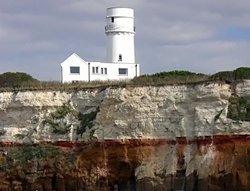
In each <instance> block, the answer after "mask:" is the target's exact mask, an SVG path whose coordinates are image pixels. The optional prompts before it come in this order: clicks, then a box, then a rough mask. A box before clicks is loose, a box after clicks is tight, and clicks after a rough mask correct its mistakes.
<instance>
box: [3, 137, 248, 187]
mask: <svg viewBox="0 0 250 191" xmlns="http://www.w3.org/2000/svg"><path fill="white" fill-rule="evenodd" d="M41 145H49V147H41ZM211 145H213V146H214V150H213V153H214V155H213V156H214V157H213V159H212V160H213V161H212V165H211V166H210V168H209V171H207V172H206V176H202V177H201V176H200V174H199V170H200V169H198V166H199V165H197V169H196V168H194V169H193V172H192V173H190V174H188V175H187V176H186V172H187V169H186V168H187V166H188V165H189V164H186V163H187V161H185V160H186V159H185V155H186V154H187V153H186V152H187V151H186V147H187V146H194V150H193V151H192V154H193V155H195V156H197V157H196V158H198V159H196V160H197V161H196V162H197V163H199V158H200V160H204V159H203V158H202V156H205V155H206V154H207V152H208V150H209V148H210V146H211ZM26 147H27V149H24V148H26ZM40 147H41V148H40ZM51 147H52V149H51ZM38 148H39V149H38ZM173 148H174V149H175V152H174V154H175V157H176V158H177V166H176V169H175V171H174V172H164V173H162V174H159V173H158V174H157V173H156V172H155V174H154V176H147V173H145V176H144V178H137V177H136V173H135V171H136V169H137V168H138V167H140V166H141V165H143V164H150V161H151V160H153V158H155V157H156V156H158V155H161V154H162V155H164V156H165V153H167V152H168V150H169V149H173ZM21 149H24V150H23V151H22V152H20V150H21ZM46 149H47V150H48V149H49V150H48V152H47V151H46ZM51 152H55V153H54V154H51ZM43 153H47V154H48V156H46V154H45V155H44V154H43ZM22 154H23V155H22ZM26 154H28V155H29V154H30V155H31V156H32V157H30V156H26ZM166 156H167V155H166ZM170 156H171V155H170ZM163 158H164V160H166V161H168V160H169V162H171V158H167V157H163ZM23 159H27V160H23ZM200 163H201V164H202V165H206V164H204V163H202V161H200ZM147 168H150V165H148V166H147ZM152 168H153V167H152ZM199 168H201V167H199ZM148 170H151V171H152V172H154V169H148ZM115 189H118V190H124V191H125V190H139V191H149V190H155V191H158V190H159V191H161V190H187V191H191V190H192V191H194V190H201V191H216V190H221V191H228V190H229V191H230V190H231V191H232V190H250V136H244V135H241V136H240V135H237V136H236V135H235V136H213V137H198V138H194V139H192V140H187V139H186V138H177V139H176V140H165V139H130V140H105V141H104V142H102V141H90V142H74V143H73V142H53V143H41V144H34V145H32V146H31V145H22V144H16V143H6V142H5V143H3V142H2V143H1V152H0V191H1V190H6V191H10V190H38V191H52V190H58V191H66V190H69V191H73V190H76V191H77V190H78V191H79V190H93V191H94V190H115Z"/></svg>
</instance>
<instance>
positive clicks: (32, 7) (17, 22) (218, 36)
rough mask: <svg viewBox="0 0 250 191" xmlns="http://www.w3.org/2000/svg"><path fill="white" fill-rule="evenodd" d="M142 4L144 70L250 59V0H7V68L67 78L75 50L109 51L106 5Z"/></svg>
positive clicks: (138, 42)
mask: <svg viewBox="0 0 250 191" xmlns="http://www.w3.org/2000/svg"><path fill="white" fill-rule="evenodd" d="M115 6H119V7H130V8H133V9H134V11H135V26H136V36H135V49H136V62H137V63H139V64H140V67H141V74H152V73H156V72H162V71H171V70H188V71H192V72H199V73H205V74H213V73H216V72H218V71H225V70H233V69H235V68H238V67H250V22H249V21H250V11H249V10H250V1H249V0H237V1H236V0H175V1H173V0H154V1H153V0H70V1H69V0H0V73H4V72H25V73H28V74H30V75H32V76H33V77H34V78H37V79H39V80H55V81H59V80H60V79H61V68H60V63H61V62H63V61H64V60H65V59H66V58H67V57H68V56H70V55H71V54H72V53H77V54H78V55H79V56H80V57H81V58H83V59H84V60H86V61H103V62H105V59H106V36H105V33H104V26H105V24H106V23H105V16H106V8H108V7H115Z"/></svg>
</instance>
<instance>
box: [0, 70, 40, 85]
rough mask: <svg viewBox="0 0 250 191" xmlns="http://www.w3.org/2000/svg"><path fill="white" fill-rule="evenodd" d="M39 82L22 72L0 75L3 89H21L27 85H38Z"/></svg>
mask: <svg viewBox="0 0 250 191" xmlns="http://www.w3.org/2000/svg"><path fill="white" fill-rule="evenodd" d="M37 82H38V80H36V79H34V78H33V77H32V76H30V75H29V74H26V73H22V72H15V73H13V72H6V73H3V74H1V75H0V86H1V87H20V86H23V85H25V84H31V83H37Z"/></svg>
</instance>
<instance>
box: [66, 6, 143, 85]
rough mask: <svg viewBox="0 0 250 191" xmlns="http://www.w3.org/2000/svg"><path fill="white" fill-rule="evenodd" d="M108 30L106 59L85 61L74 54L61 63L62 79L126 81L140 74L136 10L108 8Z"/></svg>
mask: <svg viewBox="0 0 250 191" xmlns="http://www.w3.org/2000/svg"><path fill="white" fill-rule="evenodd" d="M106 23H107V24H106V26H105V33H106V36H107V60H106V62H105V63H104V62H89V61H84V60H83V59H82V58H80V57H79V56H78V55H77V54H75V53H73V54H72V55H71V56H70V57H68V58H67V59H66V60H65V61H64V62H62V63H61V68H62V82H63V83H65V82H74V81H93V80H125V79H132V78H134V77H136V76H139V74H140V67H139V64H136V63H135V48H134V36H135V27H134V10H133V9H131V8H121V7H111V8H108V9H107V16H106Z"/></svg>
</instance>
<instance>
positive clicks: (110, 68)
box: [90, 62, 140, 81]
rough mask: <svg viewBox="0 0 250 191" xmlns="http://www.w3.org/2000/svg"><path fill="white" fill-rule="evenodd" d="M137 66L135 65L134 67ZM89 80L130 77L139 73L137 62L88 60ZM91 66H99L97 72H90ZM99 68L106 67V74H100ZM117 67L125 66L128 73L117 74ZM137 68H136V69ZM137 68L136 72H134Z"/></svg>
mask: <svg viewBox="0 0 250 191" xmlns="http://www.w3.org/2000/svg"><path fill="white" fill-rule="evenodd" d="M136 66H137V67H136ZM90 67H91V69H90V80H91V81H93V80H125V79H132V78H134V77H135V76H139V74H140V70H139V68H140V66H139V64H135V63H133V64H131V63H121V64H120V63H101V62H90ZM92 67H99V73H98V74H94V73H92ZM101 68H107V74H101ZM119 68H127V69H128V74H124V75H123V74H119ZM136 68H137V69H136ZM136 70H137V74H136Z"/></svg>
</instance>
